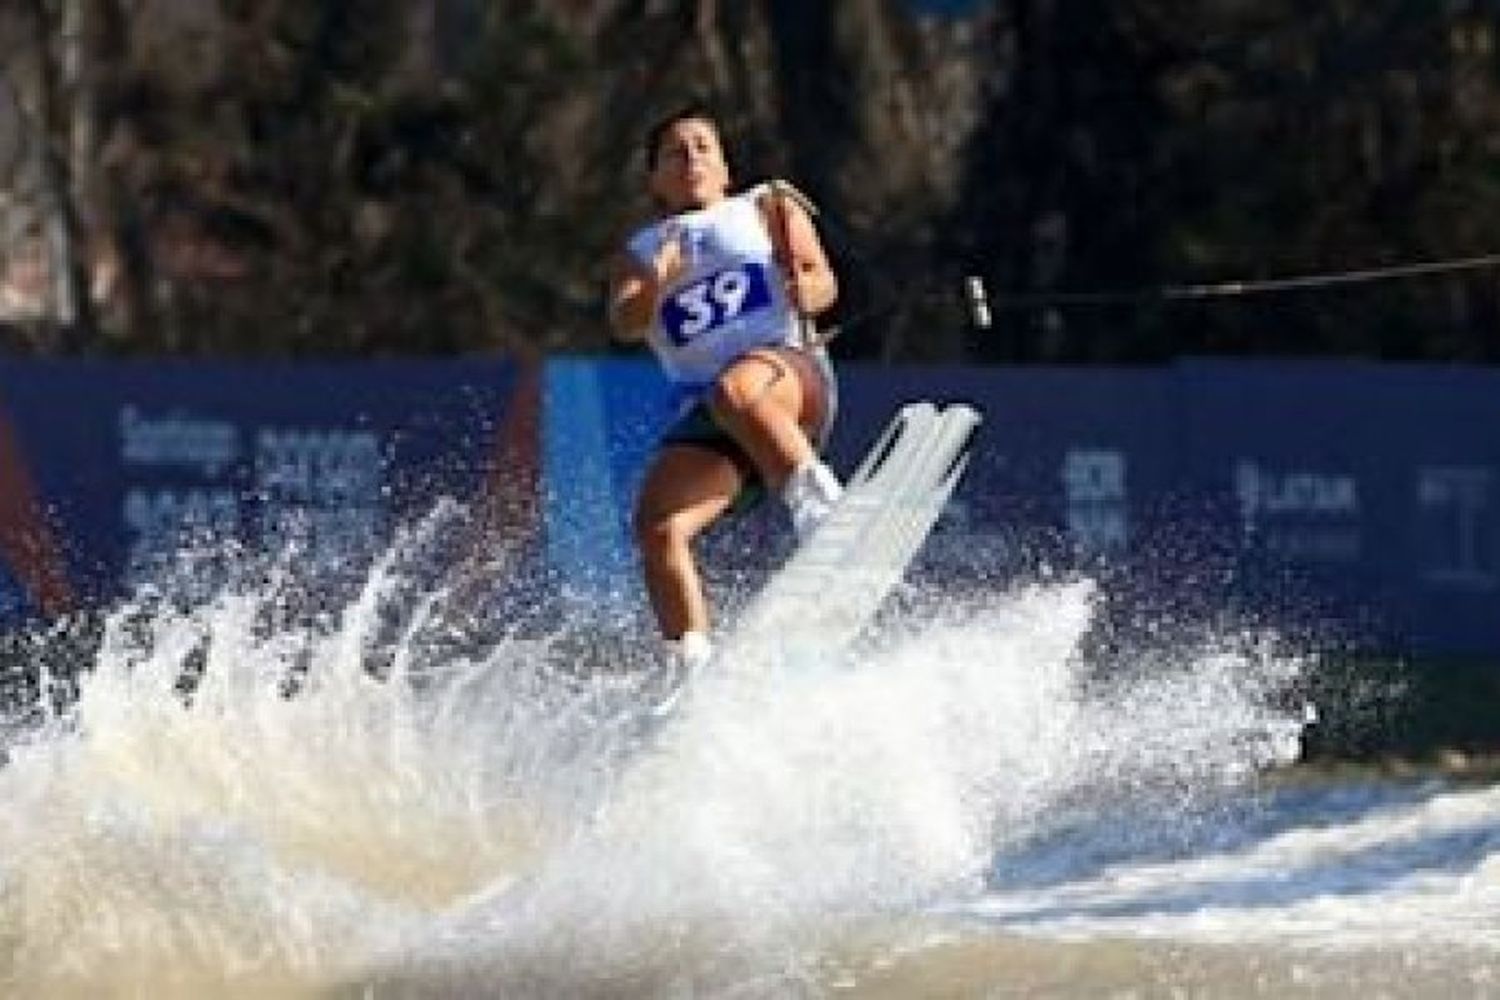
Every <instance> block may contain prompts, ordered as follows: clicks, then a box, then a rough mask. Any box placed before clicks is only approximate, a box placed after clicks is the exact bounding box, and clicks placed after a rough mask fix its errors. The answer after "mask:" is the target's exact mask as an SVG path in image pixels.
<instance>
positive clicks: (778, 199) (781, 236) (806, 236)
mask: <svg viewBox="0 0 1500 1000" xmlns="http://www.w3.org/2000/svg"><path fill="white" fill-rule="evenodd" d="M760 210H761V214H762V216H763V217H764V218H765V222H766V230H767V232H769V233H770V234H771V244H772V246H774V247H775V249H776V259H777V260H778V261H779V262H780V263H781V266H782V270H783V272H784V273H785V275H786V281H787V289H788V292H789V293H790V295H791V299H792V304H793V305H794V306H795V307H796V308H797V311H798V312H800V313H801V314H802V315H804V316H816V315H817V314H818V313H821V312H823V311H825V310H826V309H828V307H829V306H831V305H833V303H834V302H835V301H837V299H838V296H839V286H838V280H837V279H836V278H835V277H834V274H833V267H832V265H830V264H829V263H828V254H827V253H826V252H825V251H824V249H823V241H822V240H820V239H819V238H818V230H817V228H816V227H815V226H814V225H813V222H812V217H811V215H810V214H809V209H808V206H807V205H806V204H805V202H804V199H803V198H802V196H801V195H800V193H798V192H797V190H796V189H795V188H793V187H792V186H791V185H790V184H786V183H784V182H781V181H777V182H773V184H772V185H771V190H770V191H768V192H767V193H766V194H765V195H763V196H762V197H761V200H760Z"/></svg>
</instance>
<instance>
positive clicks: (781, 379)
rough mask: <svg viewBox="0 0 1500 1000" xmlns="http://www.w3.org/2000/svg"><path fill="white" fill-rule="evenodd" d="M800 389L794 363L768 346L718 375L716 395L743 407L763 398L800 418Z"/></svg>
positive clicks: (798, 376)
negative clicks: (717, 393) (717, 392)
mask: <svg viewBox="0 0 1500 1000" xmlns="http://www.w3.org/2000/svg"><path fill="white" fill-rule="evenodd" d="M802 389H803V387H802V379H801V374H800V373H799V372H798V371H797V368H796V366H795V365H792V364H790V363H789V362H788V360H787V358H786V357H785V356H784V355H783V354H782V352H780V351H776V350H773V349H771V348H757V349H756V350H753V351H749V352H747V353H746V354H743V355H741V356H740V357H738V358H736V359H735V360H734V362H733V363H731V364H730V365H729V367H727V368H725V369H724V371H723V372H722V373H721V374H720V375H719V384H718V391H719V395H720V396H721V397H723V398H724V399H725V400H726V401H727V402H729V403H730V405H733V406H735V407H737V408H746V407H749V406H751V405H756V404H759V403H760V402H761V401H763V400H764V401H768V402H770V403H771V404H772V405H774V406H775V407H777V408H778V409H780V410H782V411H783V412H785V413H788V414H790V415H791V416H792V417H793V418H794V419H795V418H800V417H801V412H802V398H803V391H802Z"/></svg>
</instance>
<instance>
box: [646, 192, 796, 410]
mask: <svg viewBox="0 0 1500 1000" xmlns="http://www.w3.org/2000/svg"><path fill="white" fill-rule="evenodd" d="M766 188H767V185H764V184H761V185H757V186H756V187H754V188H751V189H750V190H749V191H745V192H744V193H742V194H737V195H734V196H732V197H728V198H725V199H724V200H723V201H720V202H718V203H716V204H714V205H712V206H710V207H708V208H703V209H697V210H695V211H691V212H684V213H682V214H681V215H674V216H671V217H669V218H666V219H662V220H661V221H659V222H656V223H653V224H652V225H649V226H646V227H645V228H643V229H641V230H639V231H638V232H636V233H635V235H633V236H632V237H631V238H630V241H629V243H627V244H626V246H627V249H628V250H629V252H630V254H631V256H633V257H634V258H635V259H636V260H637V261H639V262H640V263H641V264H643V265H645V266H647V267H649V266H650V262H651V259H652V258H653V257H654V256H655V255H656V252H657V251H658V250H659V249H660V248H661V246H662V243H663V242H665V240H666V239H667V238H668V236H670V235H671V234H673V233H676V232H681V233H682V234H683V237H684V239H683V244H684V247H685V248H686V250H687V253H688V266H687V269H686V271H685V272H684V273H683V275H682V277H680V278H678V279H677V280H676V281H675V282H673V283H672V284H670V285H668V286H667V287H666V288H664V289H662V296H661V304H660V305H659V306H658V307H657V311H656V316H655V319H654V322H653V323H652V325H651V329H650V331H649V332H648V334H647V341H648V342H649V343H650V345H651V349H652V350H653V351H655V352H656V357H657V359H658V360H659V361H660V362H661V366H662V368H663V370H665V372H666V373H667V377H668V378H670V379H672V380H673V381H675V382H679V383H684V384H687V385H707V384H709V383H710V382H712V381H713V380H714V379H715V378H717V377H718V375H719V373H720V372H721V371H723V370H724V369H725V368H726V367H728V366H729V364H730V362H732V361H734V359H735V358H738V357H739V356H740V355H742V354H744V353H745V352H746V351H749V350H752V349H753V348H756V347H767V346H776V345H781V344H798V343H800V342H801V340H802V332H801V331H802V324H801V320H800V318H799V317H798V315H797V311H796V309H795V308H793V306H792V303H791V300H790V299H789V298H788V296H787V293H786V287H785V284H784V282H783V279H782V276H781V272H780V266H779V265H778V264H777V263H776V261H775V259H774V255H773V247H772V244H771V237H770V235H769V234H768V233H767V232H766V225H765V220H764V218H763V216H762V215H761V211H760V208H759V204H758V201H759V198H760V196H761V195H762V194H763V193H765V191H766Z"/></svg>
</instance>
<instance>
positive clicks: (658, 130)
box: [646, 99, 723, 171]
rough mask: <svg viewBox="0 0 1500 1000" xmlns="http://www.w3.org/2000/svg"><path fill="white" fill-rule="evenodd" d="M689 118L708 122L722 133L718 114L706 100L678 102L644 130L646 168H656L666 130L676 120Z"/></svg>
mask: <svg viewBox="0 0 1500 1000" xmlns="http://www.w3.org/2000/svg"><path fill="white" fill-rule="evenodd" d="M690 119H693V120H702V121H706V122H708V123H709V124H710V125H712V126H713V127H714V131H716V132H719V133H720V135H721V137H722V135H723V128H722V127H721V126H720V125H719V116H718V115H717V114H716V113H715V111H714V109H713V107H712V106H710V105H709V103H708V102H707V101H704V100H699V99H694V100H691V101H686V102H684V103H682V104H679V105H678V106H677V107H676V108H673V109H672V110H671V111H670V112H668V113H667V114H665V115H662V116H661V117H660V118H658V119H657V120H656V121H655V122H653V123H652V125H651V127H650V128H649V129H647V130H646V170H647V171H651V170H655V169H656V161H657V159H658V155H659V147H660V146H661V141H662V138H663V137H665V136H666V134H667V130H668V129H669V128H671V127H672V126H673V125H676V124H677V123H678V122H685V121H688V120H690Z"/></svg>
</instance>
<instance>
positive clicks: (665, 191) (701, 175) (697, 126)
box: [650, 118, 729, 212]
mask: <svg viewBox="0 0 1500 1000" xmlns="http://www.w3.org/2000/svg"><path fill="white" fill-rule="evenodd" d="M650 186H651V193H652V194H653V195H655V196H656V198H657V200H658V201H660V202H661V203H662V204H663V205H665V206H666V207H667V208H668V209H669V210H671V211H673V212H685V211H688V210H689V209H694V208H705V207H707V206H709V205H712V204H713V203H714V202H716V201H718V200H720V199H721V198H723V197H724V196H725V194H727V193H728V191H729V165H728V164H727V163H725V162H724V146H723V144H722V143H721V142H720V140H719V130H718V129H717V128H716V127H715V126H714V123H713V122H710V121H707V120H705V119H702V118H684V119H682V120H681V121H676V122H673V123H672V124H671V125H669V126H668V127H667V129H666V131H665V132H663V133H662V137H661V141H660V142H659V143H658V144H657V147H656V165H655V166H654V167H652V168H651V177H650Z"/></svg>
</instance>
